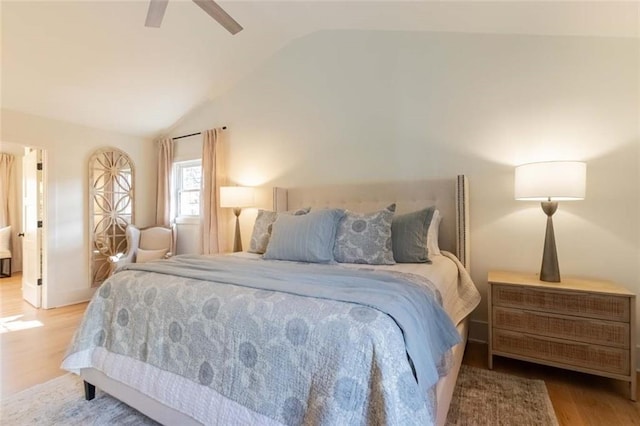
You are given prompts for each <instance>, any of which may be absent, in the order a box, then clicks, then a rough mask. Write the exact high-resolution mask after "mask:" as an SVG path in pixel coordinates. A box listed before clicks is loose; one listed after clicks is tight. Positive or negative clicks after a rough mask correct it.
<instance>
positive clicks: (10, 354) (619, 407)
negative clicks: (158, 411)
mask: <svg viewBox="0 0 640 426" xmlns="http://www.w3.org/2000/svg"><path fill="white" fill-rule="evenodd" d="M20 280H21V278H20V276H19V275H14V277H12V278H4V279H1V280H0V318H1V320H0V331H2V332H1V333H0V360H1V361H0V364H1V369H0V373H1V377H2V380H1V384H0V397H5V396H8V395H11V394H14V393H16V392H19V391H21V390H24V389H27V388H29V387H31V386H33V385H35V384H37V383H42V382H45V381H47V380H50V379H52V378H54V377H56V376H59V375H62V374H64V373H65V372H64V371H62V370H60V369H59V366H60V363H61V361H62V357H63V355H64V353H65V350H66V347H67V345H68V344H69V342H70V340H71V337H72V335H73V332H74V330H75V329H76V327H77V326H78V324H79V323H80V320H81V318H82V314H83V313H84V311H85V309H86V306H87V304H86V303H81V304H78V305H72V306H66V307H63V308H57V309H50V310H42V309H41V310H37V309H34V308H33V307H32V306H31V305H29V304H28V303H26V302H24V301H22V297H21V292H20ZM13 316H21V317H20V318H19V319H17V321H32V320H36V321H40V322H41V323H42V326H38V327H34V328H28V329H24V330H17V331H6V329H7V328H11V327H12V325H11V323H10V322H7V318H8V317H13ZM14 325H15V324H14ZM463 363H464V364H467V365H471V366H474V367H479V368H487V346H486V345H484V344H479V343H474V342H469V344H468V345H467V351H466V353H465V357H464V361H463ZM494 370H496V371H501V372H505V373H510V374H515V375H518V376H522V377H528V378H535V379H540V380H544V381H545V383H546V385H547V389H548V391H549V396H550V397H551V402H552V403H553V407H554V409H555V411H556V415H557V417H558V421H559V422H560V425H562V426H582V425H585V426H586V425H589V426H592V425H593V426H596V425H598V426H599V425H603V426H626V425H639V426H640V403H638V402H632V401H630V400H629V399H628V398H627V386H626V385H625V384H624V383H622V382H620V381H617V380H610V379H606V378H602V377H596V376H591V375H588V374H581V373H575V372H571V371H565V370H561V369H557V368H552V367H545V366H539V365H536V364H531V363H527V362H521V361H517V360H511V359H507V358H501V357H496V359H495V360H494Z"/></svg>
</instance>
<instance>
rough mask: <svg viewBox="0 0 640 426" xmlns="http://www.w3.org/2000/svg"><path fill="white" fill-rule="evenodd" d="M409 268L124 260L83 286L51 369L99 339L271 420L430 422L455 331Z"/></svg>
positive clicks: (78, 361)
mask: <svg viewBox="0 0 640 426" xmlns="http://www.w3.org/2000/svg"><path fill="white" fill-rule="evenodd" d="M234 271H235V272H234ZM418 279H419V277H417V276H414V275H405V274H394V273H371V272H368V271H348V272H347V271H345V270H339V269H338V268H334V267H331V266H329V265H308V264H294V263H289V262H265V261H258V260H245V259H232V258H229V257H213V258H212V257H196V256H177V257H175V258H173V259H172V260H170V261H163V262H157V263H150V264H147V265H131V266H130V267H129V270H126V271H123V272H120V273H118V274H116V275H115V276H114V277H112V278H111V279H109V280H108V281H106V282H105V283H104V284H103V285H102V286H101V288H100V289H99V290H98V292H97V293H96V295H95V297H94V299H93V300H92V302H91V303H90V305H89V307H88V308H87V314H86V315H85V318H84V320H83V323H82V325H81V327H80V328H79V330H78V331H77V333H76V336H75V337H74V340H73V343H72V345H71V347H70V348H69V351H68V354H67V356H66V357H65V361H64V362H63V368H66V369H69V370H78V369H80V368H86V367H96V365H94V361H95V359H96V356H91V353H92V351H95V353H98V354H103V353H104V352H105V351H106V352H107V353H111V354H116V355H118V356H121V357H125V358H131V359H133V360H137V361H140V362H144V363H146V364H149V365H153V366H155V367H156V368H159V369H161V370H164V371H167V372H170V373H172V374H174V375H176V376H179V377H182V378H185V379H187V380H190V381H192V382H194V383H196V384H198V385H199V386H202V387H206V388H209V389H213V390H214V391H215V392H217V393H219V394H221V395H223V396H224V397H226V398H229V399H230V400H232V401H235V402H237V403H239V404H241V405H242V406H244V407H246V408H248V409H249V410H252V411H255V412H257V413H260V414H261V415H263V416H266V417H267V418H270V419H273V420H275V421H277V422H279V423H283V424H403V425H404V424H429V423H431V422H432V421H433V416H434V414H435V413H434V407H433V406H431V404H428V403H426V401H427V398H426V397H425V389H428V388H431V387H432V386H433V384H435V382H436V381H437V379H438V372H437V365H438V363H439V361H440V359H441V358H442V355H443V354H444V353H445V352H447V351H448V349H449V348H450V347H452V346H453V345H455V343H457V341H458V338H459V336H458V335H457V333H456V332H455V328H454V327H453V324H452V323H451V321H450V320H449V319H448V317H447V316H446V314H445V313H444V312H443V311H442V309H441V307H440V306H439V304H438V297H437V292H436V291H435V290H434V289H433V287H432V286H430V285H429V283H424V282H422V283H420V284H416V283H414V282H413V281H415V280H418ZM274 290H278V291H274ZM308 296H311V297H308ZM332 299H337V300H332ZM401 301H404V302H407V301H408V302H409V303H408V304H407V303H401ZM400 305H403V306H404V308H401V307H400ZM389 311H390V312H389ZM425 318H426V321H425ZM420 333H422V336H427V337H426V338H425V337H422V338H420V337H421V336H420V335H419V334H420ZM410 343H413V344H414V346H417V348H416V347H414V350H413V351H412V350H410V347H411V344H410ZM425 343H426V345H425ZM407 353H409V355H410V356H411V361H412V363H410V362H409V361H408V359H407ZM94 355H95V354H94ZM412 364H413V365H414V366H415V369H416V375H417V377H418V382H416V379H415V377H414V374H413V371H412ZM154 397H155V398H156V399H160V400H161V401H160V402H163V403H167V401H164V400H162V395H161V393H158V394H157V395H154ZM181 411H183V412H185V411H188V410H185V409H184V408H182V409H181ZM214 411H215V407H214ZM185 414H188V415H191V416H193V417H194V418H196V419H197V420H199V421H202V422H203V423H205V424H206V423H209V420H210V417H209V416H214V415H215V412H212V413H207V412H204V413H203V412H197V413H196V412H185Z"/></svg>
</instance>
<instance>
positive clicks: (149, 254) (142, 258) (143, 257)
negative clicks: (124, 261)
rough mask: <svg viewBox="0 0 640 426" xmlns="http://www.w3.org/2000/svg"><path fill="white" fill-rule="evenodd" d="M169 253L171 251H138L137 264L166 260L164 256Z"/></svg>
mask: <svg viewBox="0 0 640 426" xmlns="http://www.w3.org/2000/svg"><path fill="white" fill-rule="evenodd" d="M167 253H169V249H159V250H144V249H138V250H137V251H136V263H145V262H150V261H152V260H158V259H164V255H165V254H167Z"/></svg>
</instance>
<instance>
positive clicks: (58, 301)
mask: <svg viewBox="0 0 640 426" xmlns="http://www.w3.org/2000/svg"><path fill="white" fill-rule="evenodd" d="M96 288H97V287H92V288H87V289H82V290H76V291H69V292H66V293H61V294H55V295H54V297H50V298H49V300H48V301H47V302H48V303H47V304H46V305H44V303H43V305H44V306H43V307H44V308H45V309H51V308H61V307H63V306H69V305H75V304H77V303H83V302H86V301H88V300H91V298H92V297H93V293H95V291H96ZM43 302H45V300H44V298H43Z"/></svg>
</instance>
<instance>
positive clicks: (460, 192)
mask: <svg viewBox="0 0 640 426" xmlns="http://www.w3.org/2000/svg"><path fill="white" fill-rule="evenodd" d="M394 202H395V203H396V209H397V210H396V213H399V214H402V213H407V212H411V211H414V210H419V209H422V208H424V207H428V206H436V208H437V209H438V210H439V211H440V214H441V216H442V222H441V224H440V233H439V236H440V240H439V245H440V248H442V249H443V250H447V251H450V252H452V253H454V254H456V256H457V257H458V259H460V261H461V262H462V264H463V265H464V266H465V268H466V269H467V271H470V265H471V262H470V257H469V252H470V250H469V247H470V240H469V183H468V180H467V178H466V176H464V175H459V176H457V178H452V179H431V180H423V181H413V182H392V183H375V184H373V183H368V184H349V185H331V186H319V187H300V188H286V189H285V188H274V191H273V206H274V209H275V210H276V211H284V210H293V209H297V208H301V207H307V206H310V207H311V208H312V209H320V208H327V207H334V208H344V209H349V210H353V211H358V212H369V211H374V210H376V209H381V208H383V207H386V206H387V205H389V204H391V203H394Z"/></svg>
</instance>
